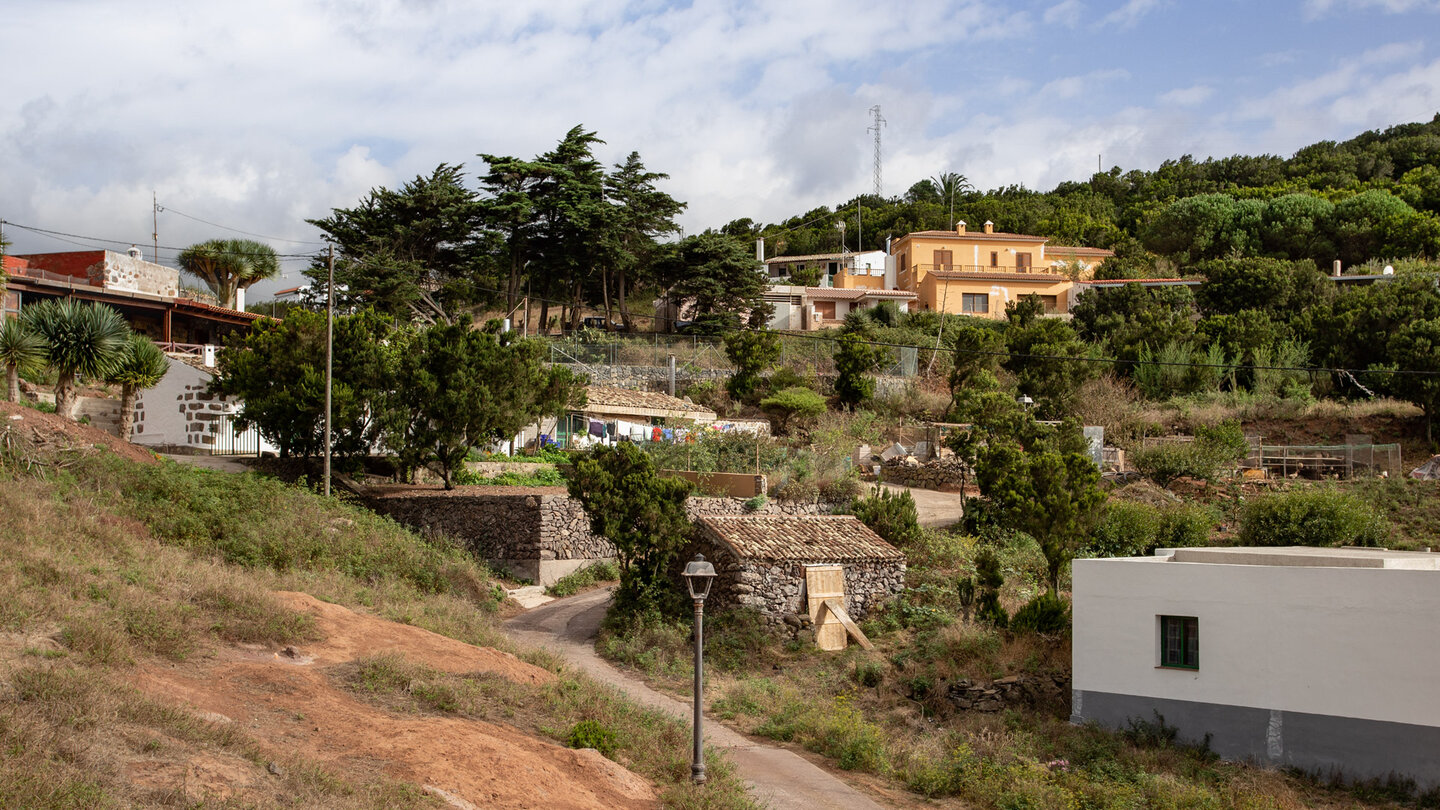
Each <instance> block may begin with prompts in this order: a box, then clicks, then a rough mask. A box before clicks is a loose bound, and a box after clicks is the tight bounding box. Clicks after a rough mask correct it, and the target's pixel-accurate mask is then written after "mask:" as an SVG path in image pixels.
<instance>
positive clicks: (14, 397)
mask: <svg viewBox="0 0 1440 810" xmlns="http://www.w3.org/2000/svg"><path fill="white" fill-rule="evenodd" d="M5 379H6V381H7V382H9V383H10V390H9V393H8V399H9V401H11V402H19V401H20V369H19V368H18V367H17V366H10V367H9V368H7V369H5Z"/></svg>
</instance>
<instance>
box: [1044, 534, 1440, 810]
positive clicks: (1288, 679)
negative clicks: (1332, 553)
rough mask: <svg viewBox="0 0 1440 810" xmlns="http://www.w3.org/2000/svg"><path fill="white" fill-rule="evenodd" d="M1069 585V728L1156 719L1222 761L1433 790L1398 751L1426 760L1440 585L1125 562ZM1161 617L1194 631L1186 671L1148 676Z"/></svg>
mask: <svg viewBox="0 0 1440 810" xmlns="http://www.w3.org/2000/svg"><path fill="white" fill-rule="evenodd" d="M1073 583H1074V584H1073V599H1074V637H1073V641H1074V652H1073V656H1074V673H1073V675H1074V690H1075V693H1074V703H1073V706H1072V712H1073V716H1072V719H1074V720H1076V721H1096V722H1100V723H1103V724H1106V725H1112V726H1122V725H1124V723H1125V722H1126V721H1127V720H1128V719H1130V718H1139V719H1143V720H1152V719H1153V717H1152V712H1153V711H1159V712H1160V713H1161V714H1162V715H1164V716H1165V717H1166V720H1167V722H1169V723H1171V724H1172V725H1176V726H1178V727H1179V728H1180V729H1181V732H1182V734H1183V735H1184V736H1187V737H1188V738H1190V739H1195V740H1199V739H1202V738H1203V737H1204V735H1205V734H1211V735H1213V737H1212V745H1213V746H1214V747H1215V749H1216V750H1217V752H1218V753H1220V754H1221V755H1222V756H1228V757H1232V758H1255V759H1258V760H1261V761H1265V762H1271V763H1274V764H1283V765H1293V766H1296V767H1301V768H1305V769H1311V770H1317V771H1328V770H1333V769H1340V770H1342V771H1344V772H1346V773H1348V774H1350V775H1353V776H1362V777H1371V776H1383V775H1385V774H1386V773H1388V772H1389V770H1390V769H1393V770H1396V771H1398V772H1401V773H1404V774H1406V775H1409V776H1411V777H1412V778H1416V779H1417V780H1419V781H1420V782H1421V783H1422V784H1430V785H1435V784H1440V759H1437V758H1435V757H1431V756H1429V754H1425V755H1424V757H1423V758H1422V759H1421V760H1416V759H1415V758H1414V757H1413V756H1411V755H1408V754H1405V753H1404V752H1405V751H1406V750H1408V749H1412V748H1413V747H1414V746H1416V745H1421V746H1423V747H1422V748H1421V749H1419V750H1423V751H1431V752H1433V751H1436V750H1440V700H1436V699H1435V697H1434V695H1435V683H1436V673H1437V672H1440V633H1437V632H1436V630H1435V617H1436V616H1440V571H1437V570H1397V569H1395V568H1362V567H1318V566H1313V565H1259V564H1257V565H1232V564H1212V563H1199V562H1175V561H1171V560H1168V559H1166V558H1127V559H1106V560H1077V561H1075V564H1074V568H1073ZM1161 616H1187V617H1196V618H1197V619H1198V621H1199V668H1198V669H1195V670H1187V669H1172V668H1165V667H1161V666H1160V618H1159V617H1161ZM1287 721H1288V725H1287ZM1346 737H1348V738H1349V739H1348V740H1347V739H1342V738H1346ZM1425 759H1428V760H1429V762H1428V764H1427V763H1426V762H1425V761H1424V760H1425Z"/></svg>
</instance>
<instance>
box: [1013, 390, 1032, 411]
mask: <svg viewBox="0 0 1440 810" xmlns="http://www.w3.org/2000/svg"><path fill="white" fill-rule="evenodd" d="M1015 401H1016V402H1018V403H1020V407H1022V408H1024V409H1025V410H1027V411H1028V410H1030V409H1031V408H1033V407H1035V400H1033V399H1031V398H1030V397H1029V396H1027V395H1025V394H1021V395H1020V396H1019V397H1018V398H1017V399H1016V400H1015Z"/></svg>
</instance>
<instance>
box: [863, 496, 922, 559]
mask: <svg viewBox="0 0 1440 810" xmlns="http://www.w3.org/2000/svg"><path fill="white" fill-rule="evenodd" d="M851 510H852V511H853V512H854V513H855V517H857V518H860V522H862V523H864V524H865V525H866V526H869V527H870V529H871V530H872V531H874V532H875V533H876V534H878V535H880V536H881V537H883V538H885V540H886V542H888V543H890V544H892V545H895V546H902V547H903V546H908V545H912V544H914V543H918V542H920V513H919V512H918V511H917V510H916V508H915V498H914V497H913V496H912V495H911V494H910V493H909V492H901V493H899V494H896V493H894V492H892V491H890V490H888V489H885V488H884V487H876V488H875V490H874V491H873V492H872V493H871V495H870V497H868V498H861V499H860V500H858V501H855V503H854V505H853V506H852V507H851Z"/></svg>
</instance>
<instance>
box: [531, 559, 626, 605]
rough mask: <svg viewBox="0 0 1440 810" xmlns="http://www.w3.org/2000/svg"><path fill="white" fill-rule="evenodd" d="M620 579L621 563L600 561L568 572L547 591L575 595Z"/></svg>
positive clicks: (554, 594) (556, 594) (554, 593)
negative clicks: (573, 571)
mask: <svg viewBox="0 0 1440 810" xmlns="http://www.w3.org/2000/svg"><path fill="white" fill-rule="evenodd" d="M619 579H620V566H619V565H617V564H616V563H614V562H610V561H606V562H598V563H595V564H594V565H587V566H585V567H584V568H581V569H580V570H579V571H576V572H575V573H573V574H566V575H565V576H563V577H561V578H560V579H558V580H556V581H555V584H554V585H551V586H550V587H548V588H546V589H545V593H548V594H550V595H551V596H557V597H563V596H574V595H575V594H577V593H579V592H581V591H583V590H587V589H589V588H593V587H595V586H596V585H601V584H606V583H610V582H618V581H619Z"/></svg>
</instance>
